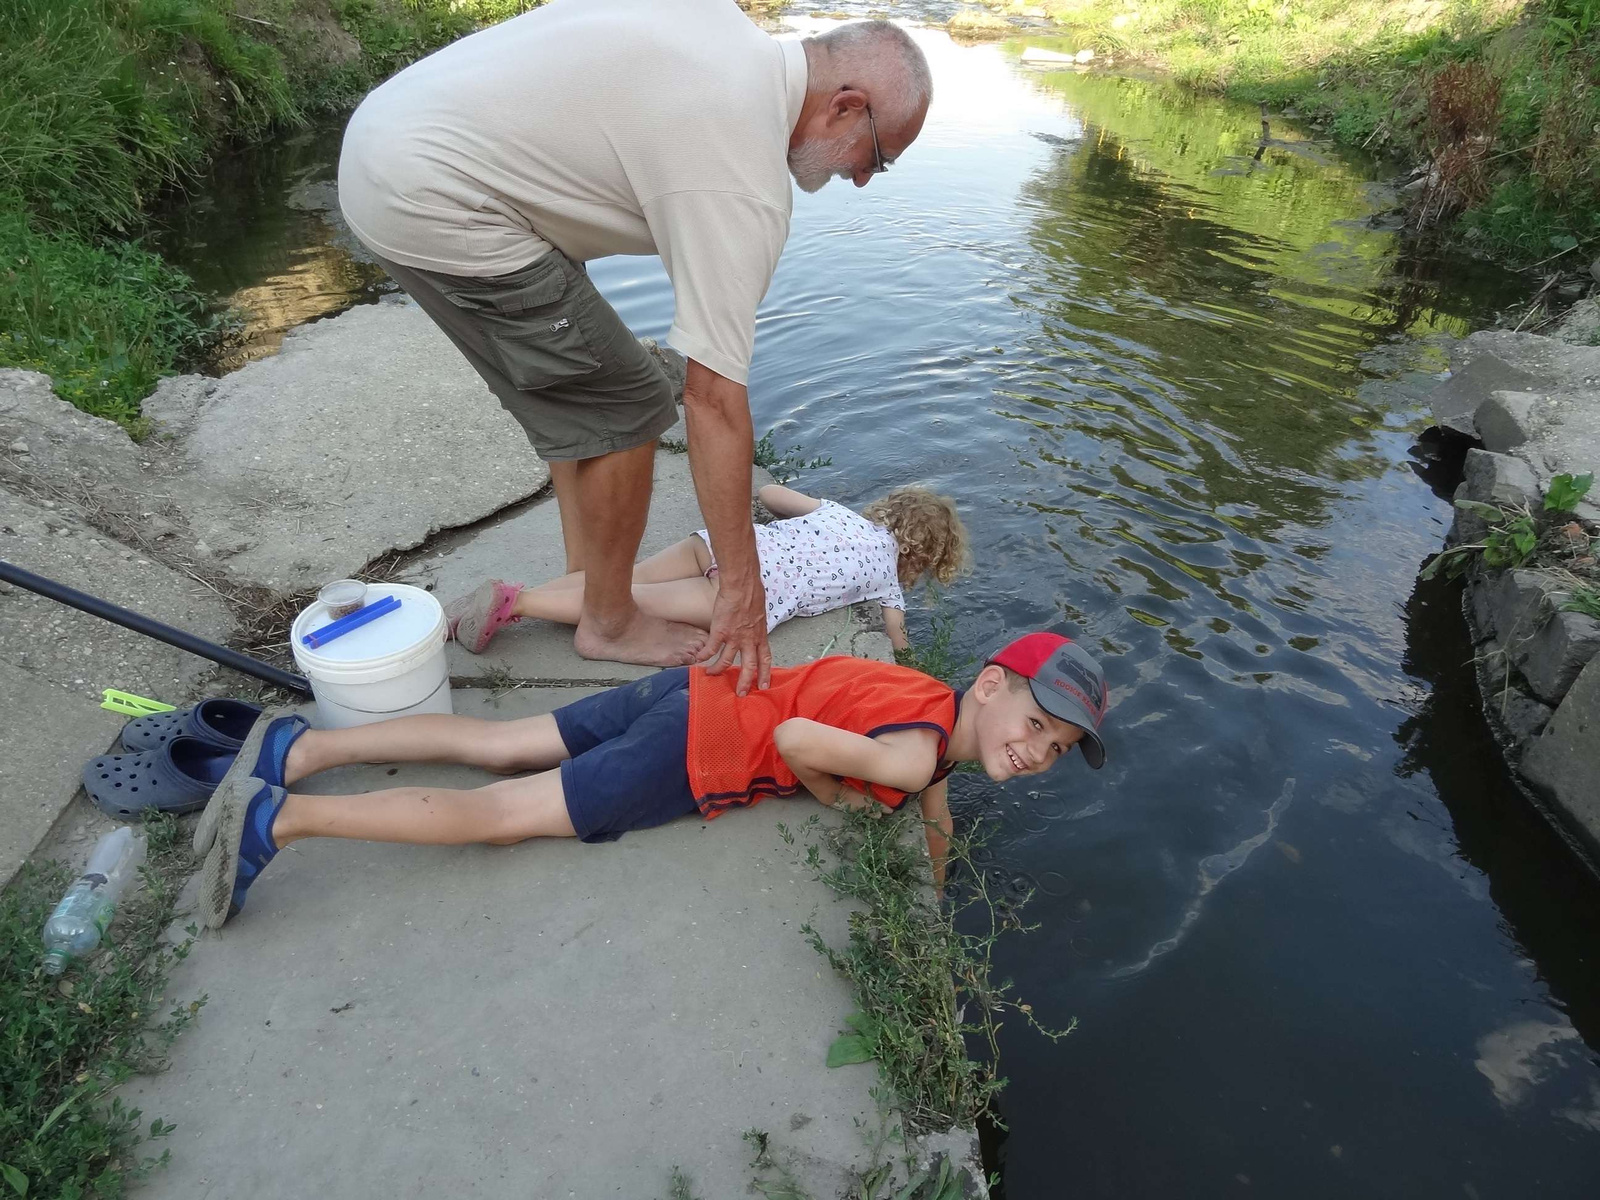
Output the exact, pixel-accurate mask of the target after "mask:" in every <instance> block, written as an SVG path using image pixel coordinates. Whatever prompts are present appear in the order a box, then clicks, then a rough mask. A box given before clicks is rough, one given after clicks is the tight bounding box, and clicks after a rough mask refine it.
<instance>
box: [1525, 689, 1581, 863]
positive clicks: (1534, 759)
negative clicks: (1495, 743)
mask: <svg viewBox="0 0 1600 1200" xmlns="http://www.w3.org/2000/svg"><path fill="white" fill-rule="evenodd" d="M1522 774H1523V776H1524V777H1525V778H1526V779H1527V780H1528V782H1529V783H1531V784H1533V785H1534V787H1536V788H1538V789H1539V791H1540V792H1542V793H1543V794H1544V795H1545V797H1546V798H1547V799H1548V800H1549V801H1550V804H1551V806H1552V807H1553V808H1554V809H1555V810H1556V812H1557V813H1558V814H1559V815H1560V817H1561V818H1562V819H1563V820H1564V821H1565V822H1567V824H1568V825H1570V826H1571V827H1572V829H1573V831H1574V832H1575V833H1577V834H1578V835H1579V836H1580V837H1581V838H1582V839H1583V840H1584V841H1585V842H1587V843H1588V845H1589V848H1590V850H1591V851H1597V850H1600V661H1592V662H1590V663H1589V665H1588V666H1587V667H1585V668H1584V669H1583V671H1582V672H1581V673H1580V674H1579V675H1578V678H1577V681H1576V682H1575V683H1574V684H1573V685H1572V688H1571V690H1570V691H1569V692H1568V693H1567V695H1566V698H1565V699H1564V700H1563V701H1562V702H1561V705H1560V707H1558V708H1557V709H1556V711H1555V715H1554V716H1553V717H1551V718H1550V723H1549V725H1547V726H1546V727H1545V731H1544V733H1543V734H1542V735H1541V736H1539V737H1537V738H1535V739H1534V741H1533V744H1532V745H1530V746H1529V747H1528V753H1527V754H1526V755H1525V756H1524V757H1523V760H1522Z"/></svg>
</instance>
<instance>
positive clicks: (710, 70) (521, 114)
mask: <svg viewBox="0 0 1600 1200" xmlns="http://www.w3.org/2000/svg"><path fill="white" fill-rule="evenodd" d="M805 90H806V58H805V51H804V49H803V48H802V47H801V46H800V44H799V43H798V42H794V41H784V42H779V41H776V40H774V39H773V38H771V37H769V36H768V35H767V34H765V33H763V32H762V31H761V30H759V29H757V28H756V27H755V25H753V24H751V22H750V20H749V18H748V17H746V16H745V15H744V13H742V12H740V11H739V9H738V7H737V6H736V5H735V4H734V2H733V0H551V3H549V4H547V5H545V6H544V7H542V8H538V9H535V10H534V11H532V12H530V13H526V14H524V15H523V16H520V17H517V18H515V19H513V20H510V21H506V22H504V23H503V24H500V25H496V26H493V27H492V28H489V29H485V30H483V31H481V32H479V33H475V34H473V35H472V36H471V37H467V38H463V39H462V40H461V41H459V42H456V43H454V44H453V45H450V46H447V47H445V48H444V49H443V50H440V51H439V52H438V53H436V54H433V55H430V56H429V57H427V58H425V59H422V60H421V61H420V62H417V63H414V64H412V65H411V66H409V67H407V68H406V69H405V70H404V71H401V72H400V73H399V74H398V75H396V76H395V77H394V78H393V79H390V80H389V81H388V82H387V83H385V84H383V85H382V86H381V87H379V88H378V89H377V90H375V91H374V92H372V94H371V95H369V96H368V97H367V98H366V100H365V101H363V102H362V104H361V107H360V108H358V109H357V110H356V112H355V115H354V116H352V117H351V118H350V124H349V126H348V128H347V129H346V131H345V136H344V149H343V152H342V154H341V155H340V158H339V202H340V206H341V207H342V208H343V210H344V215H345V219H346V220H347V221H349V223H350V226H351V228H352V229H354V231H355V232H356V234H357V235H358V236H359V237H360V238H361V240H362V241H363V242H365V243H366V244H367V245H368V246H370V247H371V248H372V249H373V250H375V251H377V253H379V254H380V255H382V256H384V257H385V258H388V259H391V260H392V261H394V262H397V263H400V264H402V265H404V266H409V267H417V268H421V269H423V270H428V271H440V272H443V273H445V274H448V275H467V276H474V277H476V276H484V275H501V274H504V273H506V272H508V271H514V270H517V269H518V268H520V267H524V266H526V265H527V264H528V263H530V262H533V261H534V260H535V259H537V258H538V257H540V256H541V255H542V254H544V253H546V252H547V251H548V249H549V247H550V246H552V245H553V246H556V247H558V248H559V249H560V250H561V251H562V252H563V253H565V254H567V255H568V256H570V257H571V258H573V259H575V260H577V261H579V262H584V261H587V260H589V259H591V258H602V257H604V256H606V255H608V254H659V255H660V256H661V259H662V262H663V263H664V264H665V265H666V268H667V274H668V275H669V276H670V277H671V279H672V288H673V293H674V296H675V300H676V307H675V311H674V314H673V322H672V330H671V332H670V333H669V334H668V335H667V340H668V341H669V342H670V343H671V344H672V345H673V346H675V347H676V348H677V349H679V350H681V351H682V352H683V353H684V354H686V355H687V356H688V357H690V358H692V359H694V360H696V361H697V362H699V363H701V364H703V365H705V366H707V367H710V368H711V369H712V370H713V371H716V372H717V373H718V374H721V375H726V376H727V377H728V378H730V379H734V380H737V381H739V382H740V383H745V382H748V379H749V368H750V354H751V349H752V347H753V345H754V342H755V316H756V306H757V305H758V304H759V303H760V302H761V298H762V296H764V295H765V294H766V291H767V285H768V284H769V283H770V282H771V280H772V273H773V271H774V269H775V268H776V267H777V264H778V256H779V254H780V253H781V252H782V250H783V243H784V240H785V239H786V238H787V237H788V234H789V212H790V205H791V199H792V193H791V190H790V180H789V168H788V146H789V135H790V133H791V132H792V131H793V129H794V125H795V122H796V121H797V120H798V119H799V117H800V107H801V104H802V103H803V102H804V99H805Z"/></svg>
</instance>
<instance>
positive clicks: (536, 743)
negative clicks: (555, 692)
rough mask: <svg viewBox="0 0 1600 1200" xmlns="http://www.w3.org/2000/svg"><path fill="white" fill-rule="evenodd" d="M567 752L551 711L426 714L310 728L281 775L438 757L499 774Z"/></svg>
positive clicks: (540, 766)
mask: <svg viewBox="0 0 1600 1200" xmlns="http://www.w3.org/2000/svg"><path fill="white" fill-rule="evenodd" d="M569 757H571V755H570V753H569V751H568V750H567V746H566V743H564V742H563V741H562V740H561V730H560V729H559V728H558V727H557V725H556V719H555V716H554V715H553V714H551V713H543V714H541V715H539V716H536V717H524V718H522V719H521V720H517V721H485V720H482V719H481V718H478V717H456V716H445V715H442V714H440V715H429V716H418V717H399V718H397V719H395V720H392V721H376V722H374V723H373V724H371V725H357V726H355V727H354V728H351V729H308V730H306V731H305V732H304V733H302V734H301V735H300V736H299V737H297V738H296V739H295V740H294V743H293V744H292V745H291V746H290V747H289V756H288V758H287V759H286V760H285V763H284V769H283V779H284V781H285V783H295V782H296V781H298V780H301V779H304V778H305V777H306V776H307V775H315V774H316V773H317V772H318V771H326V770H329V769H330V768H333V767H343V766H348V765H350V764H351V763H375V762H441V763H459V764H461V765H462V766H468V767H479V768H481V769H483V770H485V771H492V772H494V773H495V774H497V775H513V774H516V773H517V772H519V771H544V770H548V769H549V768H551V767H553V766H555V765H556V764H557V763H559V762H561V760H562V759H564V758H569Z"/></svg>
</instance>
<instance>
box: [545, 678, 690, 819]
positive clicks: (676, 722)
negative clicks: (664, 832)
mask: <svg viewBox="0 0 1600 1200" xmlns="http://www.w3.org/2000/svg"><path fill="white" fill-rule="evenodd" d="M554 715H555V719H556V728H557V729H558V730H559V731H560V733H561V740H562V742H563V743H564V744H565V745H566V747H567V751H568V753H570V754H571V755H572V757H571V758H569V759H567V760H565V761H564V762H563V763H562V764H561V790H562V792H563V794H564V795H565V796H566V800H567V815H568V816H569V817H571V818H572V827H573V828H574V829H576V830H577V831H578V837H579V838H581V839H582V840H583V841H586V842H611V841H615V840H616V839H617V838H619V837H621V836H622V835H623V834H624V833H626V832H628V830H630V829H649V828H651V827H653V826H656V825H665V824H666V823H667V822H668V821H671V820H674V819H676V818H678V817H682V816H687V815H688V814H689V813H693V812H699V811H700V806H699V805H697V804H696V803H695V802H694V793H692V792H691V791H690V790H689V766H688V747H689V668H688V667H669V668H668V669H667V670H665V671H659V672H657V673H656V674H654V675H647V676H645V678H643V679H640V680H638V681H636V682H634V683H625V684H623V685H622V686H621V687H614V688H610V689H608V690H607V691H604V692H600V693H599V694H597V695H594V696H586V697H585V698H584V699H582V700H579V701H577V702H576V703H573V704H569V705H567V706H566V707H565V708H558V709H556V711H555V714H554Z"/></svg>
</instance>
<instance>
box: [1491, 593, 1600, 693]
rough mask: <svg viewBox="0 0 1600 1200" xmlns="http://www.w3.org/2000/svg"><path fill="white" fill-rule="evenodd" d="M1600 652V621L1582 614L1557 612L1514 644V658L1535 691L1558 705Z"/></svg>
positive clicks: (1513, 660) (1512, 653) (1512, 649)
mask: <svg viewBox="0 0 1600 1200" xmlns="http://www.w3.org/2000/svg"><path fill="white" fill-rule="evenodd" d="M1597 653H1600V621H1596V620H1595V619H1594V618H1593V617H1590V616H1585V615H1584V614H1583V613H1575V612H1558V613H1555V614H1554V615H1553V616H1552V617H1551V618H1550V619H1549V620H1548V621H1546V622H1545V623H1544V624H1543V625H1542V626H1540V627H1539V629H1538V631H1537V632H1536V633H1534V634H1533V636H1532V637H1530V638H1528V639H1526V640H1519V641H1517V642H1515V643H1513V644H1512V646H1511V661H1512V663H1513V664H1515V665H1516V666H1517V667H1518V668H1519V669H1520V670H1521V671H1522V674H1523V677H1524V678H1525V679H1526V680H1527V681H1528V687H1529V688H1531V689H1532V690H1533V694H1534V695H1535V696H1537V697H1539V699H1541V700H1543V701H1545V702H1546V703H1547V704H1556V703H1558V702H1560V700H1561V699H1562V698H1563V697H1564V696H1565V695H1566V694H1567V691H1568V690H1569V689H1570V688H1571V687H1572V684H1573V681H1574V680H1576V679H1577V678H1578V674H1579V672H1581V671H1582V670H1583V669H1584V667H1586V666H1587V665H1588V663H1589V662H1590V660H1591V659H1593V658H1594V657H1595V655H1596V654H1597Z"/></svg>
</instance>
